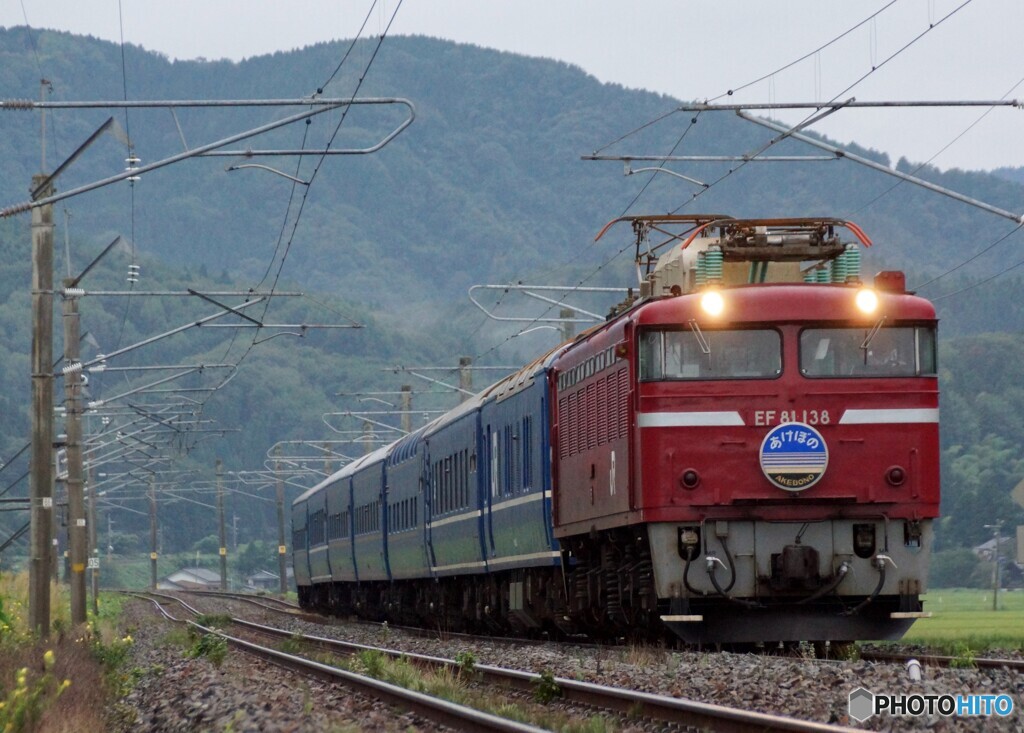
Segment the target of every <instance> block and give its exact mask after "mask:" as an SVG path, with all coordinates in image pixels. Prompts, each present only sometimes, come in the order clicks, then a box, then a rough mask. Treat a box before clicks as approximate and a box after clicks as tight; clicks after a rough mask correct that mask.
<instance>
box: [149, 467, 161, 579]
mask: <svg viewBox="0 0 1024 733" xmlns="http://www.w3.org/2000/svg"><path fill="white" fill-rule="evenodd" d="M158 557H159V554H158V552H157V543H156V478H155V477H153V476H150V477H149V588H150V590H156V559H157V558H158Z"/></svg>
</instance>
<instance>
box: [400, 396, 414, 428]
mask: <svg viewBox="0 0 1024 733" xmlns="http://www.w3.org/2000/svg"><path fill="white" fill-rule="evenodd" d="M401 408H402V430H404V431H405V432H406V433H411V432H412V385H411V384H403V385H402V402H401Z"/></svg>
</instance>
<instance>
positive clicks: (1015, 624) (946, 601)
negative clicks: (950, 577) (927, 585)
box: [903, 588, 1024, 652]
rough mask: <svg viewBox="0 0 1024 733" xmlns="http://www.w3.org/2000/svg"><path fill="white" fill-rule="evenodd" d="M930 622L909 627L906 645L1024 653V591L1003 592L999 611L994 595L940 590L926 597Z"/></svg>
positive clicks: (964, 590) (959, 589) (958, 589)
mask: <svg viewBox="0 0 1024 733" xmlns="http://www.w3.org/2000/svg"><path fill="white" fill-rule="evenodd" d="M923 600H924V609H925V610H926V611H930V612H931V613H932V614H933V615H932V617H931V618H927V619H920V620H918V621H916V622H915V623H914V625H913V626H911V627H910V631H908V632H907V634H906V636H904V637H903V641H904V642H906V643H911V644H924V645H926V646H930V647H936V648H942V649H954V648H956V647H963V646H966V647H968V648H969V649H971V650H972V651H975V652H979V651H984V650H986V649H1024V590H1001V591H999V596H998V610H995V611H993V610H992V591H991V590H977V589H972V588H940V589H932V590H929V591H928V593H927V594H925V595H924V596H923Z"/></svg>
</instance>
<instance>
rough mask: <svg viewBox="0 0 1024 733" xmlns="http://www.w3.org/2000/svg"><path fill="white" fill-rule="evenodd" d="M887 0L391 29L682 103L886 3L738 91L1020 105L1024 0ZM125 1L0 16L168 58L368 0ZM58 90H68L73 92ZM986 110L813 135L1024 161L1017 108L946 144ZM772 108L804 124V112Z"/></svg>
mask: <svg viewBox="0 0 1024 733" xmlns="http://www.w3.org/2000/svg"><path fill="white" fill-rule="evenodd" d="M889 3H890V0H870V1H869V0H864V1H863V2H851V1H850V0H785V2H781V3H769V2H760V1H758V0H714V2H711V1H709V0H703V1H698V0H634V1H633V2H628V3H627V2H622V1H621V0H589V1H587V0H571V1H568V0H405V2H404V3H403V4H402V6H401V8H400V9H399V11H398V16H397V19H396V20H395V23H394V25H393V26H392V28H391V31H390V32H391V33H392V34H402V35H407V34H425V35H430V36H436V37H441V38H448V39H452V40H455V41H461V42H468V43H475V44H478V45H481V46H486V47H490V48H497V49H502V50H507V51H513V52H516V53H523V54H527V55H530V56H543V57H548V58H555V59H561V60H564V61H567V62H569V63H572V64H576V65H578V66H580V67H582V68H583V69H584V70H586V71H587V72H589V73H591V74H593V75H594V76H596V77H597V78H598V79H600V80H602V81H609V82H617V83H620V84H624V85H626V86H628V87H635V88H643V89H650V90H653V91H657V92H663V93H666V94H670V95H672V96H674V97H677V98H680V99H705V98H707V99H710V98H714V97H717V96H718V95H720V94H722V93H724V92H725V91H727V90H729V89H733V88H737V87H740V86H742V85H744V84H746V83H748V82H750V81H752V80H754V79H757V78H759V77H761V76H763V75H765V74H768V73H770V72H772V71H775V70H776V69H779V68H781V67H782V66H785V65H786V64H789V63H790V62H792V61H795V60H796V59H798V58H800V57H801V56H804V55H805V54H808V53H810V52H812V51H814V50H815V49H817V48H818V47H820V46H822V45H824V44H826V43H827V42H828V41H830V40H832V39H833V38H835V37H836V36H838V35H840V34H842V33H843V32H844V31H847V30H849V29H851V28H853V27H854V26H856V25H857V24H858V23H861V22H862V21H864V20H865V19H867V18H868V17H869V16H871V15H873V14H874V13H876V12H878V11H880V10H881V11H882V12H880V13H879V14H878V15H877V16H876V17H875V18H874V19H873V20H870V21H868V22H867V23H865V24H864V25H862V26H861V27H860V28H857V29H856V30H853V31H852V32H851V33H849V34H848V35H847V36H845V37H844V38H843V39H842V40H840V41H838V42H837V43H835V44H833V45H831V46H829V47H828V48H826V49H824V50H822V51H820V52H819V53H817V54H813V55H812V56H811V57H810V58H808V59H807V60H806V61H803V62H802V63H800V64H797V65H795V66H793V67H791V68H789V69H786V70H783V71H780V72H778V73H777V74H774V75H773V76H772V77H770V78H769V79H768V80H765V81H762V82H760V83H758V84H755V85H752V86H750V87H748V88H747V89H745V90H744V91H742V92H740V93H738V94H737V95H734V96H733V97H732V98H731V100H730V101H742V102H770V101H773V102H794V101H815V100H827V99H832V98H834V97H836V96H837V95H840V96H841V98H843V99H846V98H849V97H851V96H855V97H857V99H858V100H861V101H879V100H995V99H1000V98H1002V97H1004V96H1006V95H1008V98H1010V99H1021V100H1024V83H1021V82H1022V80H1024V43H1022V40H1021V32H1022V29H1024V2H1022V0H966V2H965V1H964V0H895V2H893V3H892V4H891V6H890V7H886V6H887V5H889ZM118 5H119V4H118V1H117V0H19V1H18V2H15V0H0V24H2V25H3V26H8V27H9V26H14V25H24V24H25V22H26V18H27V21H28V24H29V25H31V26H33V27H34V28H55V29H61V30H67V31H71V32H73V33H78V34H84V35H93V36H96V37H99V38H103V39H106V40H111V41H118V40H119V39H120V35H121V27H122V25H123V29H124V38H125V40H126V41H127V42H130V43H134V44H137V45H140V46H143V47H145V48H146V49H149V50H152V51H159V52H161V53H163V54H166V55H167V56H169V57H171V58H176V59H192V58H196V57H205V58H209V59H220V58H228V59H232V60H239V59H242V58H246V57H250V56H256V55H260V54H265V53H270V52H273V51H276V50H289V49H293V48H301V47H303V46H306V45H309V44H312V43H316V42H319V41H326V40H332V39H338V38H350V37H352V35H353V34H354V33H355V32H356V31H357V30H358V28H359V25H360V24H361V22H362V20H363V18H364V17H365V16H366V13H367V11H368V10H369V9H370V7H371V5H372V0H358V1H353V0H344V1H343V0H244V1H243V0H212V1H211V0H121V8H120V11H119V7H118ZM397 5H398V3H397V0H387V2H383V1H381V2H378V5H377V7H376V8H375V9H374V11H373V17H372V19H371V21H370V23H369V24H368V31H369V32H370V34H372V35H377V34H379V33H380V32H381V31H382V30H383V29H384V27H385V26H386V25H387V21H388V19H389V18H390V17H391V14H392V13H393V12H394V11H395V8H396V7H397ZM961 6H962V7H961ZM883 8H885V9H884V10H883ZM957 8H960V9H959V10H957ZM954 11H955V12H954ZM950 13H953V15H952V16H951V17H949V18H948V19H946V20H943V18H944V17H945V16H947V15H949V14H950ZM940 21H942V22H940ZM930 25H934V27H933V28H932V30H930V31H929V30H928V29H929V26H930ZM921 34H924V35H923V36H922V37H921V38H920V39H919V40H917V41H916V42H914V43H912V44H911V42H912V41H914V39H915V38H916V37H917V36H919V35H921ZM907 44H911V45H910V46H909V48H907V49H906V50H905V51H903V52H902V53H900V54H899V55H897V56H896V57H895V58H893V59H892V60H891V61H886V59H888V58H889V57H890V56H892V55H893V54H894V53H896V52H897V51H899V49H901V48H902V47H904V46H906V45H907ZM385 48H386V46H385ZM872 66H875V67H878V68H877V69H876V71H875V72H874V73H872V74H870V75H869V76H868V78H867V79H865V80H864V81H863V82H861V83H859V84H857V86H855V87H854V88H853V89H852V90H850V91H848V92H845V91H844V90H846V88H847V87H849V86H850V85H851V84H853V83H854V82H856V81H857V80H858V79H860V77H862V76H864V75H865V74H868V72H870V71H871V67H872ZM44 72H45V69H44ZM1018 84H1020V85H1019V86H1016V88H1015V89H1014V87H1015V85H1018ZM1011 90H1012V91H1011ZM311 91H312V90H296V93H297V94H300V93H306V92H311ZM129 94H131V87H130V85H129ZM26 95H27V92H26V90H0V96H4V97H8V96H22V97H23V96H26ZM62 96H64V97H65V98H73V97H74V95H73V94H71V93H68V92H67V91H66V90H65V91H64V94H63V95H62ZM139 96H140V97H141V96H144V93H143V92H141V90H140V92H139ZM985 109H986V108H974V109H967V110H964V109H961V110H955V111H951V110H928V111H921V110H907V109H900V110H877V109H876V110H865V111H859V110H850V111H843V112H839V113H837V114H835V115H833V116H832V117H831V118H830V119H829V120H827V121H825V122H823V123H821V124H819V125H817V126H816V127H815V128H814V129H815V130H816V131H819V132H822V133H825V134H828V135H829V136H831V137H833V138H836V139H839V140H842V141H844V142H846V141H850V140H855V141H857V142H858V143H860V144H861V145H865V146H868V147H872V148H876V149H878V150H882V151H884V152H887V153H889V154H890V156H892V157H893V159H894V160H895V159H896V158H898V157H900V156H906V157H908V158H910V159H911V160H912V161H915V162H922V161H925V160H928V159H930V158H932V157H933V156H936V155H937V154H938V155H937V157H936V158H935V160H934V161H933V164H934V165H937V166H938V167H940V168H943V169H946V168H951V167H960V168H967V169H991V168H995V167H999V166H1005V165H1010V166H1024V110H1021V109H1019V108H1016V109H1015V108H997V109H994V110H992V111H991V112H990V113H989V114H988V115H987V116H986V117H985V118H984V119H983V120H982V121H981V122H979V123H978V124H977V125H976V126H975V127H974V128H973V129H971V130H970V131H969V132H967V133H966V134H964V135H963V137H961V138H960V139H959V140H958V141H956V142H955V143H954V144H953V145H952V146H951V147H949V149H948V150H946V151H945V152H941V153H940V150H942V148H943V147H944V146H946V145H947V144H949V143H950V142H951V141H953V140H954V139H955V138H957V136H959V135H961V133H963V132H964V131H965V130H966V128H968V126H970V125H971V123H973V122H974V121H975V120H977V119H978V118H979V117H981V116H982V114H983V113H984V112H985ZM776 116H778V117H782V118H783V119H790V118H791V119H793V120H794V121H795V120H796V119H798V116H797V115H796V114H795V113H793V114H791V115H790V117H789V118H787V117H786V116H785V115H783V114H781V113H780V114H777V115H776ZM645 121H646V120H640V119H638V120H637V124H638V125H639V124H641V123H643V122H645ZM603 142H606V141H598V140H595V144H601V143H603ZM622 152H629V153H636V154H641V153H647V154H651V153H657V152H662V151H650V150H643V151H641V150H636V151H634V150H628V151H622Z"/></svg>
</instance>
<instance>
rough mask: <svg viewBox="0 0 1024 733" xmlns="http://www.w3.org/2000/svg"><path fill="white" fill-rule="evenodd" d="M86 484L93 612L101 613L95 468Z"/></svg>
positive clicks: (88, 475)
mask: <svg viewBox="0 0 1024 733" xmlns="http://www.w3.org/2000/svg"><path fill="white" fill-rule="evenodd" d="M86 486H87V487H88V494H89V517H88V519H87V520H86V522H87V523H86V527H87V528H88V530H89V532H88V535H89V548H88V555H89V570H90V572H89V575H90V576H91V578H92V612H93V615H99V612H100V548H99V545H97V544H96V486H95V481H94V476H93V470H92V468H91V467H90V468H89V472H88V474H87V482H86Z"/></svg>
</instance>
